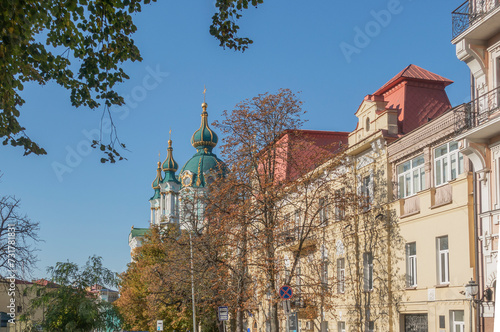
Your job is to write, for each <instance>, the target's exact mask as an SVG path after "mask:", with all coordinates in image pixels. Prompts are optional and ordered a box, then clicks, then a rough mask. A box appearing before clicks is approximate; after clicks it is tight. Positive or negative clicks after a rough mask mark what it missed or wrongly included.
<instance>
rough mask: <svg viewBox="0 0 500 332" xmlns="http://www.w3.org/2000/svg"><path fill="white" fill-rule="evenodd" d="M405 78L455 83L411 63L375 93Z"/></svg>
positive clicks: (379, 92) (448, 83)
mask: <svg viewBox="0 0 500 332" xmlns="http://www.w3.org/2000/svg"><path fill="white" fill-rule="evenodd" d="M405 78H407V79H408V78H409V79H416V80H427V81H435V82H443V83H444V86H448V85H450V84H451V83H453V81H451V80H449V79H447V78H444V77H443V76H439V75H437V74H434V73H431V72H430V71H428V70H425V69H423V68H420V67H419V66H415V65H409V66H408V67H406V68H405V69H403V70H402V71H401V72H400V73H399V74H397V75H396V76H394V77H393V78H391V79H390V80H389V82H387V83H385V84H384V85H383V86H382V87H381V88H379V89H378V90H377V91H375V92H374V93H373V94H374V95H380V94H382V93H384V92H386V91H387V90H389V89H390V88H392V87H393V86H395V85H396V84H397V83H399V82H401V81H403V80H404V79H405Z"/></svg>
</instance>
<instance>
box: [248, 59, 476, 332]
mask: <svg viewBox="0 0 500 332" xmlns="http://www.w3.org/2000/svg"><path fill="white" fill-rule="evenodd" d="M451 83H452V82H451V81H450V80H448V79H446V78H444V77H441V76H439V75H436V74H434V73H431V72H429V71H427V70H425V69H423V68H420V67H418V66H415V65H410V66H408V67H406V68H404V69H403V70H402V71H401V72H400V73H398V74H397V75H396V76H394V77H393V78H392V79H391V80H389V81H388V82H387V83H386V84H384V85H383V86H382V87H381V88H380V89H378V90H377V91H376V92H374V93H373V94H370V95H367V96H366V97H365V98H364V100H363V101H362V103H361V105H360V106H359V108H358V110H357V111H356V113H355V115H356V117H357V118H358V124H357V127H356V129H355V130H354V131H352V132H350V133H349V134H348V146H347V148H346V150H345V160H346V162H345V164H344V165H343V166H342V167H343V169H342V171H341V172H339V174H344V176H345V179H344V180H343V181H337V182H334V181H333V182H332V185H333V186H336V187H333V188H329V189H327V190H325V192H324V193H322V194H320V195H319V196H318V197H316V198H315V199H316V200H317V204H316V206H314V208H313V209H312V210H314V211H319V213H316V214H315V215H313V216H314V217H315V218H316V219H317V223H316V224H314V225H317V227H315V228H314V231H315V233H314V234H313V235H312V236H311V237H309V238H308V239H306V240H305V241H303V242H302V250H303V252H302V253H301V257H300V261H299V264H298V265H297V266H296V267H295V270H294V271H291V270H288V271H286V268H285V272H286V273H287V274H290V273H291V274H293V278H292V279H291V280H292V282H291V284H290V286H292V288H293V289H294V290H297V293H296V294H295V295H294V299H293V300H292V301H291V304H292V305H291V311H292V312H296V313H297V316H298V329H299V330H300V331H338V332H345V331H415V332H420V331H440V332H441V331H458V332H460V331H465V327H468V326H469V323H468V322H469V320H470V317H471V315H470V310H469V298H467V296H466V294H465V293H464V291H465V288H464V285H465V284H466V283H467V282H468V281H469V280H470V279H471V277H473V276H474V268H475V255H474V252H475V251H474V237H473V233H474V222H473V221H474V218H473V205H472V202H473V201H472V199H473V198H472V196H471V195H470V193H471V190H472V189H471V188H472V173H470V172H469V162H468V159H467V157H465V156H464V155H463V154H461V153H460V152H459V146H460V145H459V142H457V141H455V140H454V139H453V137H454V134H455V126H454V123H455V122H454V119H455V117H454V114H455V111H456V109H454V110H451V105H450V103H449V100H448V98H447V96H446V92H445V87H446V86H447V85H449V84H451ZM460 107H463V106H460ZM322 167H325V166H324V165H323V166H320V167H319V168H318V169H316V170H315V171H318V170H319V169H322ZM336 176H338V174H337V175H336ZM342 183H343V187H339V185H341V184H342ZM296 201H297V202H298V201H300V198H296ZM325 202H326V203H325ZM298 205H299V204H298ZM298 205H297V206H298ZM289 212H290V213H289V215H288V216H286V217H285V219H287V218H288V219H291V221H292V223H295V224H296V225H299V224H300V222H301V219H300V218H301V215H300V214H297V213H295V214H294V213H293V211H289ZM304 217H306V216H304ZM288 219H287V220H288ZM311 225H312V224H311ZM296 229H298V227H295V228H293V232H295V230H296ZM286 234H288V233H286ZM290 234H292V233H290ZM290 234H289V235H287V238H288V239H290V242H289V244H288V245H287V246H284V247H283V249H282V251H281V256H280V257H281V259H283V260H284V263H283V266H285V267H286V266H287V265H288V266H290V257H293V253H294V252H296V250H298V249H297V240H296V236H295V235H290ZM278 278H279V277H278ZM318 282H320V283H321V288H320V290H322V291H323V294H324V293H328V297H327V298H326V297H325V296H324V295H321V293H320V294H319V295H318V294H317V293H315V292H314V291H313V289H314V288H316V289H317V288H318V287H317V286H318ZM270 299H271V297H270V296H269V295H268V296H267V297H266V299H265V300H264V301H263V302H264V303H265V302H266V301H268V300H269V301H270ZM265 310H267V309H266V306H264V307H262V308H261V311H265ZM285 317H286V316H285V313H284V311H280V322H281V323H280V326H281V329H282V330H283V331H285V328H286V324H287V321H286V319H285ZM248 323H249V324H248V326H250V327H251V329H252V331H266V330H267V329H268V326H267V325H266V322H265V315H262V313H261V312H258V311H257V312H256V313H254V315H253V316H252V317H249V319H248Z"/></svg>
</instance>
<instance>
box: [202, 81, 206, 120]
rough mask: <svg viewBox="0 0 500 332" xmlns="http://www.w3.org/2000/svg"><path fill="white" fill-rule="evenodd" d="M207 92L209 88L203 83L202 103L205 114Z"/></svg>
mask: <svg viewBox="0 0 500 332" xmlns="http://www.w3.org/2000/svg"><path fill="white" fill-rule="evenodd" d="M205 93H207V88H206V87H205V85H203V104H201V108H203V113H202V115H203V114H205V113H206V111H207V103H206V102H205Z"/></svg>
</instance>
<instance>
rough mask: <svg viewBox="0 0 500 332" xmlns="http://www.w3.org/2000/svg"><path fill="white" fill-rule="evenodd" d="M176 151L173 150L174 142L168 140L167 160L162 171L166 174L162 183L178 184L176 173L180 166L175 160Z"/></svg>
mask: <svg viewBox="0 0 500 332" xmlns="http://www.w3.org/2000/svg"><path fill="white" fill-rule="evenodd" d="M173 150H174V149H173V148H172V140H171V139H169V140H168V148H167V158H166V159H165V161H164V162H163V164H162V169H163V171H164V172H165V178H164V179H163V181H162V183H165V182H177V183H179V181H178V180H177V178H176V177H175V172H177V169H179V165H178V164H177V162H176V161H175V159H174V156H173V153H172V151H173Z"/></svg>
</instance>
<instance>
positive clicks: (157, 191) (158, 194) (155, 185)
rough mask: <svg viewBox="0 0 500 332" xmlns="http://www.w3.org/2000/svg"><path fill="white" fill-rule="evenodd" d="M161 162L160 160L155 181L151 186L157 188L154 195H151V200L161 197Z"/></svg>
mask: <svg viewBox="0 0 500 332" xmlns="http://www.w3.org/2000/svg"><path fill="white" fill-rule="evenodd" d="M160 165H161V163H160V162H158V167H157V168H156V177H155V179H154V180H153V183H152V184H151V187H153V189H154V190H155V194H154V196H153V197H151V198H150V199H149V200H152V199H156V198H159V197H160V183H161V181H162V180H163V179H162V178H161V167H160Z"/></svg>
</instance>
